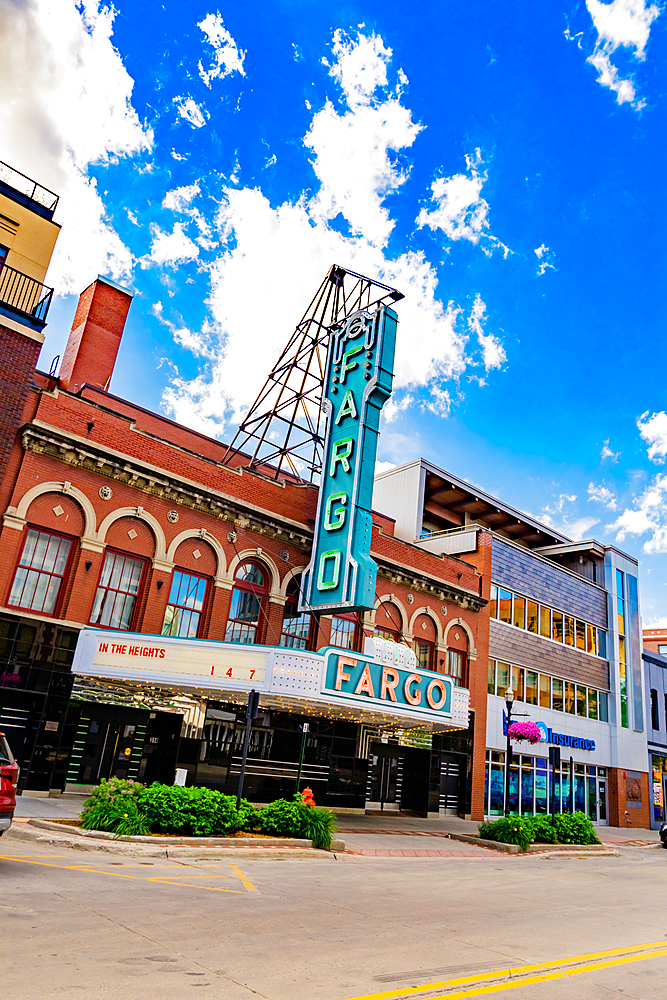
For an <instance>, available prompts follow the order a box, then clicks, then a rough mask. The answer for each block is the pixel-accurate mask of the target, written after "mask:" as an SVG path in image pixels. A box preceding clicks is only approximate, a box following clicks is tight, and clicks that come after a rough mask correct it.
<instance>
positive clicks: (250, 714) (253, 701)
mask: <svg viewBox="0 0 667 1000" xmlns="http://www.w3.org/2000/svg"><path fill="white" fill-rule="evenodd" d="M258 707H259V691H254V690H253V691H251V692H250V694H249V695H248V708H247V712H246V727H245V736H244V738H243V756H242V758H241V770H240V772H239V786H238V791H237V793H236V808H237V809H240V808H241V798H242V796H243V782H244V780H245V766H246V761H247V759H248V747H249V746H250V730H251V728H252V720H253V719H256V718H257V709H258Z"/></svg>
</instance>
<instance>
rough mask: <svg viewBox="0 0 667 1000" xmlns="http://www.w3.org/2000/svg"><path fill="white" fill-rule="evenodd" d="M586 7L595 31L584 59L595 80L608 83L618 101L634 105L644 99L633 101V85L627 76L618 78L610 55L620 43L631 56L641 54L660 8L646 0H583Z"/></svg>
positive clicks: (638, 104)
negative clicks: (592, 68) (595, 73)
mask: <svg viewBox="0 0 667 1000" xmlns="http://www.w3.org/2000/svg"><path fill="white" fill-rule="evenodd" d="M586 7H587V8H588V12H589V14H590V15H591V17H592V19H593V24H594V26H595V29H596V31H597V33H598V38H597V42H596V45H595V51H594V52H593V54H592V55H590V56H589V57H588V60H587V61H588V62H589V63H591V64H592V65H593V66H595V68H596V70H597V71H598V83H599V84H601V85H602V86H603V87H609V89H610V90H613V91H614V93H615V94H616V101H617V103H618V104H625V103H634V104H635V107H636V108H641V107H643V104H644V102H643V101H640V102H638V103H636V102H635V86H634V83H633V81H632V80H631V79H621V77H620V76H619V72H618V69H617V68H616V66H614V64H613V63H612V61H611V56H612V55H613V54H614V52H616V50H617V49H618V48H620V47H625V48H628V49H634V56H635V59H638V60H643V59H644V58H645V50H646V45H647V43H648V38H649V32H650V30H651V25H652V23H653V21H655V19H656V17H658V15H659V14H660V8H659V7H658V6H657V5H655V4H652V5H651V6H650V7H649V6H648V4H647V3H646V0H613V2H612V3H602V2H601V0H586Z"/></svg>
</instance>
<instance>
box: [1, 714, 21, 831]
mask: <svg viewBox="0 0 667 1000" xmlns="http://www.w3.org/2000/svg"><path fill="white" fill-rule="evenodd" d="M18 782H19V766H18V764H17V763H16V761H15V760H14V757H13V755H12V752H11V750H10V749H9V743H8V742H7V740H6V739H5V734H4V733H0V837H1V836H2V834H3V833H4V832H5V831H6V830H9V828H10V826H11V825H12V819H13V818H14V810H15V809H16V786H17V785H18Z"/></svg>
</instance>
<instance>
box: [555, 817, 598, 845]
mask: <svg viewBox="0 0 667 1000" xmlns="http://www.w3.org/2000/svg"><path fill="white" fill-rule="evenodd" d="M554 829H555V830H556V835H557V837H558V842H559V843H560V844H599V843H600V838H599V837H598V835H597V833H596V832H595V827H594V826H593V824H592V822H591V821H590V819H589V818H588V816H587V815H586V813H583V812H575V813H560V814H557V815H556V816H554Z"/></svg>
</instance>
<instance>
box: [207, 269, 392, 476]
mask: <svg viewBox="0 0 667 1000" xmlns="http://www.w3.org/2000/svg"><path fill="white" fill-rule="evenodd" d="M402 298H403V294H402V292H399V291H397V290H396V289H395V288H391V287H390V286H389V285H383V284H382V283H381V282H379V281H375V280H374V279H373V278H367V277H365V276H364V275H363V274H356V273H355V272H354V271H346V270H345V269H344V268H342V267H338V266H337V265H336V264H333V265H332V266H331V268H330V269H329V272H328V274H327V276H326V277H325V279H324V281H323V282H322V284H321V285H320V287H319V288H318V290H317V292H316V293H315V295H314V297H313V299H312V301H311V303H310V305H309V306H308V308H307V309H306V311H305V313H304V315H303V317H302V319H301V321H300V322H299V323H298V324H297V327H296V329H295V331H294V333H293V334H292V336H291V338H290V340H289V342H288V344H287V346H286V347H285V349H284V351H283V352H282V354H281V355H280V358H279V359H278V361H277V362H276V364H275V365H274V368H273V370H272V372H271V374H270V375H269V377H268V378H267V380H266V382H265V383H264V386H263V388H262V390H261V392H260V393H259V395H258V396H257V399H256V400H255V402H254V403H253V404H252V406H251V407H250V409H249V411H248V413H247V415H246V417H245V418H244V420H243V423H242V424H241V425H240V427H239V429H238V431H237V432H236V435H235V436H234V440H233V441H232V443H231V444H230V445H229V447H228V448H227V451H226V452H225V456H224V458H223V465H225V464H229V462H230V461H231V460H232V459H233V458H236V459H237V461H236V462H235V464H239V463H238V455H239V452H240V453H242V454H244V455H245V456H246V457H249V459H250V460H249V462H247V463H245V462H242V463H241V464H243V465H245V466H246V467H247V468H249V469H255V470H257V471H259V470H260V469H261V472H262V473H263V474H264V475H268V476H271V477H272V478H274V479H277V478H278V477H279V476H280V475H281V473H282V474H283V475H285V474H288V475H289V476H291V477H295V478H297V479H299V480H301V481H303V482H311V483H312V482H313V481H314V480H316V479H317V477H318V476H319V473H320V471H321V468H322V453H323V445H324V426H325V415H324V411H323V409H322V386H323V383H324V373H325V366H326V356H327V349H328V346H329V333H330V330H331V328H332V327H334V326H337V325H338V324H341V323H343V322H345V320H346V319H347V317H348V316H351V315H352V314H353V313H355V312H357V311H358V310H360V309H367V310H369V311H370V310H372V309H374V308H376V307H377V306H378V305H379V304H380V303H382V302H386V303H389V302H398V301H399V300H400V299H402Z"/></svg>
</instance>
